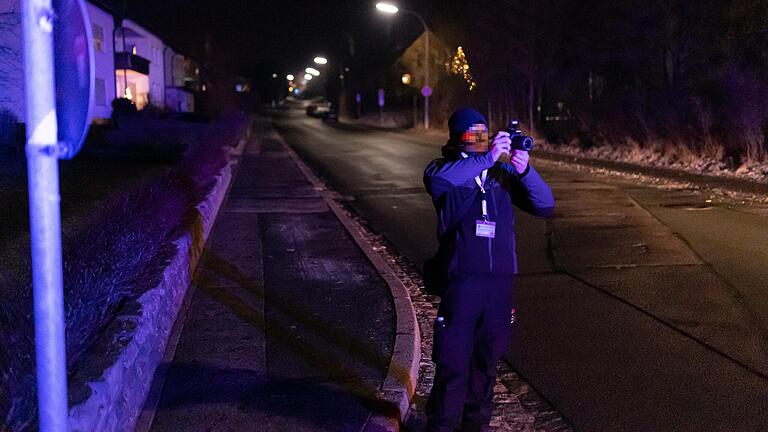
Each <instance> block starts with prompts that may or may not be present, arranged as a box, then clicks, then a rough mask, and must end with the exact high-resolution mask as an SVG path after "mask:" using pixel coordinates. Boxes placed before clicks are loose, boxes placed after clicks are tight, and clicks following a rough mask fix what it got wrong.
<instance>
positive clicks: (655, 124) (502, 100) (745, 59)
mask: <svg viewBox="0 0 768 432" xmlns="http://www.w3.org/2000/svg"><path fill="white" fill-rule="evenodd" d="M451 15H453V16H452V17H450V18H448V17H445V22H446V23H448V22H450V23H451V24H450V25H447V26H445V25H444V27H445V28H448V27H450V28H451V31H450V32H449V31H446V30H445V28H444V29H443V30H442V31H441V30H440V28H439V26H438V29H437V30H436V32H437V33H438V34H440V35H441V36H443V37H444V38H446V39H453V37H455V40H451V41H450V42H452V43H455V44H457V45H459V44H460V45H464V46H465V47H466V51H467V58H468V60H469V63H470V64H471V71H472V73H473V75H474V78H475V79H476V81H477V83H478V87H477V89H476V90H475V91H473V92H469V91H468V90H467V96H468V97H469V101H470V102H471V103H473V104H475V105H476V106H478V107H482V108H483V109H484V110H486V111H490V114H491V117H492V121H495V122H504V121H506V120H507V119H508V118H510V117H518V118H520V119H521V120H522V122H523V124H524V125H525V126H532V127H533V128H534V129H535V130H536V131H537V132H538V133H540V134H543V135H545V136H547V137H548V138H549V139H550V140H552V141H560V142H578V143H579V144H581V145H583V146H593V145H599V144H611V145H623V144H634V145H639V146H642V147H648V148H653V149H657V150H659V149H670V148H686V149H690V150H693V151H695V152H697V153H705V154H708V155H711V156H717V157H720V158H722V159H723V160H726V161H730V162H731V163H733V164H738V163H740V162H743V161H745V160H751V161H754V160H758V159H761V158H765V155H766V148H767V147H766V133H768V102H767V101H768V86H767V85H766V83H768V51H766V49H765V47H766V45H767V44H766V42H768V1H765V0H738V1H728V2H724V1H719V0H695V1H694V0H687V1H686V0H655V1H648V0H642V1H641V0H625V1H615V0H596V1H586V2H572V1H567V0H513V1H498V0H470V1H466V2H464V3H463V5H462V6H461V7H460V9H459V10H453V11H451ZM457 24H458V25H457ZM454 30H458V31H454Z"/></svg>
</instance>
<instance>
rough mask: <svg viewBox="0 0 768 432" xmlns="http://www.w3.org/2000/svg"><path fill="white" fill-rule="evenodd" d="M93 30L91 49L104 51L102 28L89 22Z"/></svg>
mask: <svg viewBox="0 0 768 432" xmlns="http://www.w3.org/2000/svg"><path fill="white" fill-rule="evenodd" d="M91 27H92V30H93V50H94V51H96V52H103V51H104V29H103V28H102V27H101V26H100V25H98V24H91Z"/></svg>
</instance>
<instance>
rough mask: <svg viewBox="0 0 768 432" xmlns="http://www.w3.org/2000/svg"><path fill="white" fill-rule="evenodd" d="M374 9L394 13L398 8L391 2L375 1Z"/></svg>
mask: <svg viewBox="0 0 768 432" xmlns="http://www.w3.org/2000/svg"><path fill="white" fill-rule="evenodd" d="M376 9H378V10H380V11H381V12H384V13H388V14H396V13H397V11H399V10H400V9H398V8H397V6H395V5H393V4H391V3H385V2H378V3H376Z"/></svg>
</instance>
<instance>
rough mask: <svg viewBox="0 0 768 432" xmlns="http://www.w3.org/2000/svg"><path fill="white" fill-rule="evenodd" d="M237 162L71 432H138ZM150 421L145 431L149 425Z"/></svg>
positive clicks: (181, 243) (188, 232)
mask: <svg viewBox="0 0 768 432" xmlns="http://www.w3.org/2000/svg"><path fill="white" fill-rule="evenodd" d="M244 146H245V142H239V143H238V146H237V147H236V148H235V149H234V150H233V151H230V152H231V153H235V152H237V151H238V149H239V151H241V152H242V148H243V147H244ZM236 163H237V160H236V158H231V159H230V161H229V162H228V163H227V164H226V166H225V167H224V168H222V170H221V171H220V172H219V174H218V176H217V178H216V180H215V183H214V186H213V187H212V189H211V191H210V192H209V193H208V195H207V196H206V197H205V199H204V200H203V201H202V202H201V203H199V204H198V205H197V206H196V210H197V211H196V214H195V216H194V218H193V220H192V222H191V223H190V224H189V225H188V226H187V227H185V229H184V233H183V234H182V235H181V236H180V237H179V238H178V239H177V240H176V241H175V242H174V244H175V245H176V255H175V256H174V257H173V258H172V259H171V261H170V263H169V264H168V266H166V268H165V269H164V270H163V277H162V281H161V282H160V283H159V284H158V285H157V286H156V287H155V288H153V289H151V290H149V291H147V292H146V293H144V294H143V295H142V296H141V297H140V298H139V299H138V302H139V304H140V305H141V316H140V317H138V319H137V325H136V328H135V331H134V334H133V337H132V338H131V340H130V342H129V343H128V344H127V345H126V346H125V347H124V348H123V349H122V350H121V352H120V355H119V356H118V358H117V360H116V361H115V363H114V364H113V365H112V366H111V367H109V368H107V369H106V370H105V371H104V372H103V374H102V376H101V377H100V379H99V380H98V381H94V382H91V383H88V386H89V387H90V388H91V395H90V396H89V397H88V399H86V400H85V401H83V402H82V403H80V404H78V405H75V406H73V407H71V408H70V410H69V419H68V429H69V430H70V431H72V432H90V431H100V432H112V431H134V430H135V428H136V426H137V423H138V421H139V418H140V416H142V410H143V409H144V404H145V400H146V398H147V395H148V393H149V392H150V388H151V387H152V382H153V378H154V375H155V371H156V370H157V368H158V366H160V365H161V363H162V361H163V359H164V357H165V356H167V353H166V347H167V345H168V343H169V339H170V338H171V336H172V333H173V331H172V330H173V328H174V324H175V323H176V318H177V317H178V316H179V312H180V311H181V310H182V306H183V304H184V301H185V298H186V297H187V291H188V289H189V286H190V282H191V275H192V274H194V271H195V267H196V265H197V263H198V261H199V257H200V256H201V254H202V251H203V249H204V246H205V241H206V239H208V236H209V235H210V232H211V229H212V228H213V223H214V221H215V220H216V216H217V215H218V212H219V210H220V208H221V206H222V204H223V202H224V199H225V196H226V194H227V192H228V190H229V187H230V184H231V182H232V178H233V171H234V169H235V167H236ZM170 342H171V343H173V342H172V341H170ZM153 409H154V408H153ZM151 417H152V416H151V415H150V416H149V422H148V423H147V424H146V426H148V425H149V424H151V420H152V418H151Z"/></svg>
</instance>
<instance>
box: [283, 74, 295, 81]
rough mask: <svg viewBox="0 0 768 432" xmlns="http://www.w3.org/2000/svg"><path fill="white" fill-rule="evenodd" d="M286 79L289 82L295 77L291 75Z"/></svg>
mask: <svg viewBox="0 0 768 432" xmlns="http://www.w3.org/2000/svg"><path fill="white" fill-rule="evenodd" d="M285 78H286V79H287V80H288V81H293V79H294V78H295V77H294V76H293V75H291V74H288V76H286V77H285Z"/></svg>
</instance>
